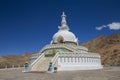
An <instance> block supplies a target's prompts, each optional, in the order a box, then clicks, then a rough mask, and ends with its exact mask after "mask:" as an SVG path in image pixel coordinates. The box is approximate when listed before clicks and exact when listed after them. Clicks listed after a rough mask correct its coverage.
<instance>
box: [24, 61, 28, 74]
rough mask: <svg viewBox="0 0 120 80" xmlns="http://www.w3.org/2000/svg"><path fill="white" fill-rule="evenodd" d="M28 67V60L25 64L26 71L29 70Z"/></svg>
mask: <svg viewBox="0 0 120 80" xmlns="http://www.w3.org/2000/svg"><path fill="white" fill-rule="evenodd" d="M28 67H29V64H28V62H25V64H24V72H28Z"/></svg>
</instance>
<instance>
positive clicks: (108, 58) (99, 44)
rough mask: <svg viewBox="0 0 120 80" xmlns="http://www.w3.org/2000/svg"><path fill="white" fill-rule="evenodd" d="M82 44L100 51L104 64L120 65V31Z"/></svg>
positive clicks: (94, 50) (91, 49)
mask: <svg viewBox="0 0 120 80" xmlns="http://www.w3.org/2000/svg"><path fill="white" fill-rule="evenodd" d="M81 45H82V46H85V47H87V48H88V49H89V51H92V52H97V53H99V54H100V55H101V59H102V64H103V65H104V66H120V33H117V34H113V35H111V36H100V37H98V38H95V39H93V40H92V41H89V42H86V43H83V44H81Z"/></svg>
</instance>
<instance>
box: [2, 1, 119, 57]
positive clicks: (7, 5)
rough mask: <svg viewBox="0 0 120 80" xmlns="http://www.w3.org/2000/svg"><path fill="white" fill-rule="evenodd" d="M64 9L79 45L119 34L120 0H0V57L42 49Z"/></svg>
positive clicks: (47, 42)
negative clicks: (101, 37)
mask: <svg viewBox="0 0 120 80" xmlns="http://www.w3.org/2000/svg"><path fill="white" fill-rule="evenodd" d="M63 11H64V12H65V14H66V15H67V19H66V20H67V23H68V26H69V28H70V31H72V32H73V33H75V35H76V36H77V37H78V39H79V43H80V44H81V43H83V42H86V41H90V40H92V39H94V38H96V37H98V36H100V35H111V34H113V33H120V0H0V56H2V55H19V54H23V53H25V52H38V51H40V49H41V48H42V47H43V46H44V45H46V44H49V43H50V41H51V39H52V36H53V35H54V33H56V32H57V31H58V26H60V24H61V14H62V12H63Z"/></svg>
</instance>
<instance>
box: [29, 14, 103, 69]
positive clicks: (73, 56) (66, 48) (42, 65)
mask: <svg viewBox="0 0 120 80" xmlns="http://www.w3.org/2000/svg"><path fill="white" fill-rule="evenodd" d="M61 17H62V21H61V26H60V27H58V28H59V30H58V32H57V33H55V34H54V35H53V38H52V40H51V42H50V44H48V45H46V46H44V47H43V48H42V49H41V50H40V52H39V53H38V54H34V55H33V56H32V57H31V59H30V62H31V64H30V67H29V71H47V70H48V67H49V66H48V65H49V63H50V62H52V67H57V68H58V71H66V70H69V71H70V70H89V69H101V68H102V65H101V59H100V55H99V54H98V53H92V52H88V49H87V48H86V47H83V46H79V45H78V38H76V36H75V35H74V33H72V32H70V31H69V27H68V25H67V22H66V15H65V14H64V12H63V14H62V16H61Z"/></svg>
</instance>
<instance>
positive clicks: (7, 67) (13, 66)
mask: <svg viewBox="0 0 120 80" xmlns="http://www.w3.org/2000/svg"><path fill="white" fill-rule="evenodd" d="M23 67H24V66H23V65H20V64H18V65H17V66H16V65H11V66H8V65H5V66H4V67H1V68H0V69H18V68H23Z"/></svg>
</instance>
